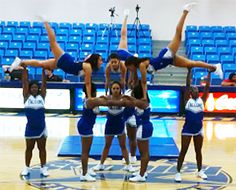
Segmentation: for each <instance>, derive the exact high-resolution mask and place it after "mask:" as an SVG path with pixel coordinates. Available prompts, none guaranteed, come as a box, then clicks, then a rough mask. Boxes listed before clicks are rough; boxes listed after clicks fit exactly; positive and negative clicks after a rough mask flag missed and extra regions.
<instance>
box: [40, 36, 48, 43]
mask: <svg viewBox="0 0 236 190" xmlns="http://www.w3.org/2000/svg"><path fill="white" fill-rule="evenodd" d="M40 42H43V43H49V40H48V36H40Z"/></svg>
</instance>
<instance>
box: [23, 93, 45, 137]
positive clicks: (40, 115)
mask: <svg viewBox="0 0 236 190" xmlns="http://www.w3.org/2000/svg"><path fill="white" fill-rule="evenodd" d="M25 115H26V117H27V124H26V129H25V138H26V139H36V138H41V137H42V136H45V137H46V136H47V131H46V123H45V108H44V99H43V97H42V96H41V95H37V96H36V97H34V96H32V95H30V96H29V97H28V99H27V100H26V102H25Z"/></svg>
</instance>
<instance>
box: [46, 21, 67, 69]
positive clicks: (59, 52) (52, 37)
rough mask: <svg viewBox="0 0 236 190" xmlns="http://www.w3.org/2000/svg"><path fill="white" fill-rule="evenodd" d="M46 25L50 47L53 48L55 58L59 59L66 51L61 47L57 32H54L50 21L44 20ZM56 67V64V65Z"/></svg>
mask: <svg viewBox="0 0 236 190" xmlns="http://www.w3.org/2000/svg"><path fill="white" fill-rule="evenodd" d="M44 26H45V28H46V30H47V33H48V39H49V42H50V48H51V50H52V53H53V54H54V57H55V60H56V61H57V60H58V59H59V57H60V56H61V55H62V54H63V53H64V51H63V50H62V49H61V47H60V46H59V44H58V43H57V41H56V36H55V33H54V31H53V29H52V28H51V26H50V25H49V23H48V22H44ZM55 64H56V62H55ZM55 67H56V65H55Z"/></svg>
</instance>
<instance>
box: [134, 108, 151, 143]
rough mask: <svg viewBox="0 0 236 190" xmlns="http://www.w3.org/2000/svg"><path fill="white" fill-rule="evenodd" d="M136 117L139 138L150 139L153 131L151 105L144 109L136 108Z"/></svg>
mask: <svg viewBox="0 0 236 190" xmlns="http://www.w3.org/2000/svg"><path fill="white" fill-rule="evenodd" d="M135 117H136V123H137V126H138V130H137V140H148V139H149V138H151V136H152V133H153V125H152V123H151V122H150V107H147V108H146V109H144V110H142V109H139V108H136V109H135Z"/></svg>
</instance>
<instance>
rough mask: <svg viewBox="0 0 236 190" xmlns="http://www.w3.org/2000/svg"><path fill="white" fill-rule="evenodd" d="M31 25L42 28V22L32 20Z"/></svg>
mask: <svg viewBox="0 0 236 190" xmlns="http://www.w3.org/2000/svg"><path fill="white" fill-rule="evenodd" d="M32 26H33V28H40V29H42V28H44V26H43V23H42V22H33V23H32Z"/></svg>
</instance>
